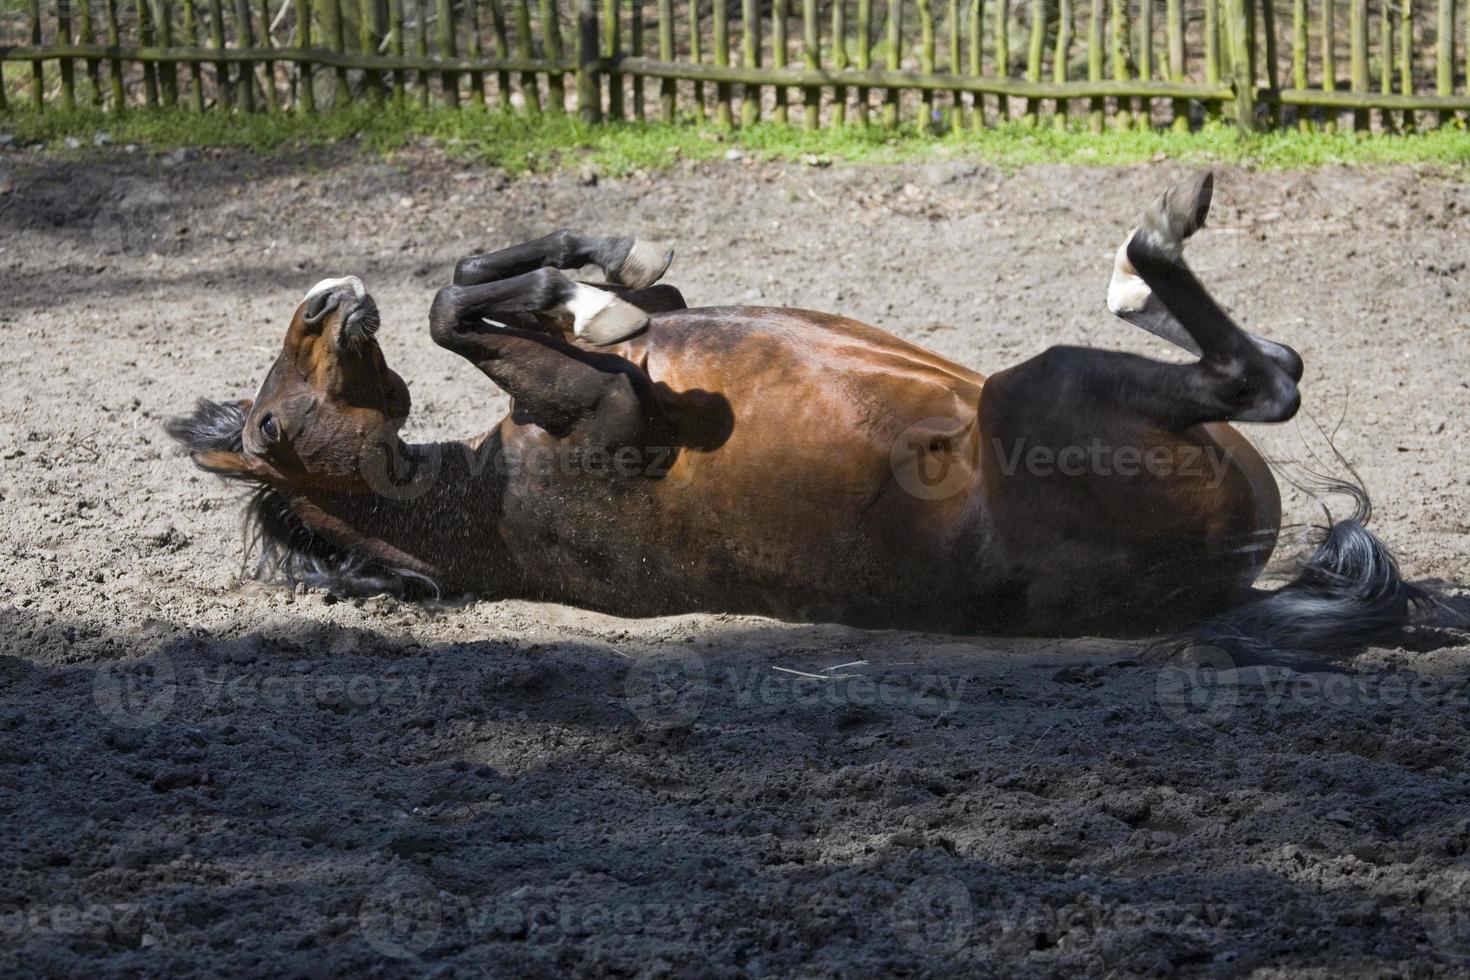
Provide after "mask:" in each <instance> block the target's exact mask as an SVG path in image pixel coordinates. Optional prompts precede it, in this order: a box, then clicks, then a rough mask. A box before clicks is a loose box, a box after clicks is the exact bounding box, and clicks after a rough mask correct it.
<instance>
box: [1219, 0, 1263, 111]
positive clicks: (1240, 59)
mask: <svg viewBox="0 0 1470 980" xmlns="http://www.w3.org/2000/svg"><path fill="white" fill-rule="evenodd" d="M1250 2H1251V0H1226V4H1225V9H1226V10H1227V11H1229V18H1228V25H1227V26H1228V30H1227V32H1226V33H1227V34H1228V35H1229V36H1230V45H1229V48H1230V75H1231V81H1232V83H1233V85H1234V88H1235V124H1236V125H1237V126H1239V127H1240V128H1241V130H1242V131H1244V132H1251V131H1253V130H1254V129H1255V128H1256V80H1255V78H1254V76H1253V75H1252V73H1251V67H1250V66H1251V55H1250V29H1251V28H1250V8H1249V7H1248V6H1247V4H1248V3H1250Z"/></svg>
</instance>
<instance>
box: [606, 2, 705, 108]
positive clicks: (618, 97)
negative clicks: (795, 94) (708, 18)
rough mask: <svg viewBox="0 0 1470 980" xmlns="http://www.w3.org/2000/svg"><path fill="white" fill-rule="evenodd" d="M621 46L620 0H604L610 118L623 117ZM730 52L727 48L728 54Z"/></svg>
mask: <svg viewBox="0 0 1470 980" xmlns="http://www.w3.org/2000/svg"><path fill="white" fill-rule="evenodd" d="M718 2H719V0H717V4H718ZM620 46H621V40H620V39H619V37H618V0H602V56H603V58H604V59H606V61H607V114H608V118H610V119H622V118H623V76H622V75H621V74H619V72H618V66H617V60H618V52H619V48H620ZM728 53H729V52H728V50H727V52H726V54H727V56H728Z"/></svg>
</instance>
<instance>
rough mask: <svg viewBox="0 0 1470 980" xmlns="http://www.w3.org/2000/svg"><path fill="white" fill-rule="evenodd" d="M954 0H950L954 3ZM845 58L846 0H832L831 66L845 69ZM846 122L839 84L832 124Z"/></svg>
mask: <svg viewBox="0 0 1470 980" xmlns="http://www.w3.org/2000/svg"><path fill="white" fill-rule="evenodd" d="M955 2H956V0H950V3H951V4H953V3H955ZM847 66H848V59H847V0H832V67H833V68H835V69H836V70H837V71H846V70H847ZM846 124H847V86H846V85H839V86H837V87H836V88H834V89H833V90H832V125H833V126H844V125H846Z"/></svg>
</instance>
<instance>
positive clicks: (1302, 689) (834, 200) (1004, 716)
mask: <svg viewBox="0 0 1470 980" xmlns="http://www.w3.org/2000/svg"><path fill="white" fill-rule="evenodd" d="M100 152H102V154H103V155H98V156H94V157H87V158H83V159H56V158H49V157H46V156H44V155H42V154H40V153H38V152H34V151H10V152H5V153H0V169H3V171H4V173H3V174H0V186H3V185H6V184H8V185H9V186H10V187H11V190H10V191H9V192H8V193H5V194H4V195H3V196H0V235H3V237H0V270H3V274H0V339H3V343H0V363H3V366H4V373H5V384H4V386H3V388H0V457H3V461H0V466H3V473H4V480H3V484H0V499H3V506H0V521H3V530H0V535H3V546H4V561H5V565H6V572H5V574H4V577H3V583H0V589H3V597H0V603H3V607H4V610H3V617H4V623H3V633H0V654H3V655H0V785H3V792H0V815H3V823H0V853H3V854H4V857H5V874H4V875H3V876H0V972H3V973H5V974H8V975H19V974H42V975H62V974H71V975H94V976H95V975H115V976H144V975H148V976H153V975H162V974H176V975H185V974H199V975H220V976H224V975H231V976H235V975H254V976H282V975H286V976H330V975H350V976H409V975H433V976H466V975H481V974H485V975H498V976H563V975H594V974H597V975H600V974H612V975H621V976H680V977H685V976H687V977H696V976H699V977H702V976H732V977H733V976H772V977H776V976H804V977H805V976H831V977H839V976H840V977H860V976H877V975H883V974H893V975H922V976H998V977H1033V976H1034V977H1044V976H1073V975H1079V974H1087V975H1093V976H1114V977H1126V976H1136V975H1152V976H1162V975H1167V974H1173V973H1176V972H1178V973H1185V974H1190V975H1197V976H1212V977H1215V976H1218V977H1234V976H1252V977H1279V976H1314V977H1333V978H1341V977H1357V976H1385V975H1398V976H1421V975H1433V974H1440V975H1445V976H1455V975H1458V976H1463V975H1465V974H1466V972H1467V971H1470V775H1467V761H1470V741H1467V737H1466V725H1467V720H1470V647H1464V646H1461V645H1460V644H1461V641H1462V640H1464V639H1465V633H1464V632H1463V631H1462V630H1460V629H1458V628H1456V627H1454V626H1453V625H1451V626H1444V625H1440V626H1435V627H1432V628H1431V627H1426V628H1423V629H1419V630H1417V631H1416V632H1415V633H1414V634H1413V635H1412V636H1411V637H1410V638H1409V642H1408V643H1407V645H1406V646H1403V647H1400V648H1394V649H1371V650H1366V651H1360V652H1357V653H1355V654H1353V655H1352V656H1350V657H1349V658H1348V659H1347V660H1346V666H1347V667H1348V668H1349V669H1350V670H1351V671H1353V673H1346V674H1337V675H1328V674H1293V673H1290V672H1287V671H1282V670H1277V671H1275V672H1272V673H1262V672H1259V671H1254V670H1242V671H1234V672H1228V671H1227V672H1224V673H1221V674H1218V675H1216V676H1214V677H1213V678H1211V677H1208V676H1195V675H1191V674H1188V673H1184V672H1181V671H1180V670H1179V669H1177V668H1175V667H1170V666H1167V665H1166V666H1163V667H1161V666H1160V665H1159V664H1158V663H1156V662H1149V661H1148V660H1147V658H1145V656H1144V654H1145V651H1144V649H1143V645H1141V644H1135V643H1124V642H1119V641H1114V640H1104V639H1082V640H1073V641H1066V642H1057V641H1040V640H1038V641H1003V642H1002V641H995V640H990V639H986V638H956V637H942V636H930V635H918V634H908V633H896V632H895V633H865V632H861V631H858V630H852V629H845V628H834V627H831V626H823V625H792V624H784V623H778V622H772V621H766V620H760V619H754V618H748V617H730V616H687V617H677V618H669V619H660V620H650V621H627V620H619V619H614V618H610V617H607V616H602V615H593V614H588V613H584V612H581V611H578V610H575V609H570V608H564V607H558V606H548V605H538V604H534V603H527V602H490V601H480V602H475V601H466V602H460V603H453V604H449V605H446V606H444V607H441V608H433V609H430V608H424V607H420V606H415V605H411V604H405V603H400V602H397V601H393V600H389V599H385V598H377V599H368V600H351V601H337V600H335V599H334V598H333V597H331V596H329V595H327V594H325V593H322V592H318V591H311V590H305V589H298V590H297V591H295V592H294V593H293V592H291V591H289V590H284V589H280V588H276V587H272V586H266V585H262V584H258V583H255V582H252V581H250V580H249V579H248V577H247V576H244V575H242V565H241V553H242V542H241V538H240V527H239V513H240V510H239V504H240V501H239V498H238V496H237V491H236V490H233V489H231V488H229V487H226V486H224V485H222V484H220V483H219V482H218V481H216V480H215V479H213V478H210V477H207V476H204V475H202V474H199V473H196V472H195V471H193V470H192V468H191V467H190V466H189V465H188V464H187V462H186V461H185V460H184V459H183V458H182V457H181V455H180V453H179V452H178V451H177V450H176V449H175V447H174V446H173V445H171V444H170V442H169V440H168V439H167V438H166V437H165V435H164V434H163V432H162V431H161V428H160V425H161V423H162V421H163V420H164V419H165V418H166V417H168V416H169V415H170V414H173V413H177V412H180V411H182V410H184V409H186V408H188V407H189V405H190V403H191V402H192V401H193V399H194V398H196V397H197V396H201V395H208V396H213V397H216V398H224V397H248V396H249V395H250V394H251V393H252V392H253V391H254V388H255V386H256V385H257V384H258V382H259V380H260V378H261V377H262V375H263V372H264V370H265V368H266V366H267V365H268V363H269V361H270V359H271V358H272V357H273V356H274V352H275V350H276V349H277V347H278V345H279V343H280V340H281V336H282V334H283V331H284V327H285V323H286V320H287V318H288V316H289V314H290V311H291V310H292V308H293V306H294V305H295V303H296V302H297V300H298V298H299V297H300V296H301V295H302V293H303V291H304V290H305V289H306V288H307V287H308V286H309V285H310V284H312V283H313V282H315V281H316V280H317V279H320V278H322V277H323V276H326V275H333V274H341V273H346V272H352V273H357V274H359V275H361V276H362V277H363V278H364V279H365V280H366V281H367V283H368V285H369V287H370V289H371V290H372V291H373V292H374V294H375V295H376V297H377V299H378V301H379V304H380V305H381V307H382V311H383V316H384V328H383V331H382V334H381V339H382V342H383V346H384V349H385V351H386V353H387V355H388V357H389V360H390V362H391V363H392V364H393V365H394V366H395V367H396V368H397V369H398V370H399V371H400V372H402V373H403V374H404V375H405V376H406V377H407V378H408V379H410V381H411V383H412V385H413V394H414V401H415V403H416V408H415V412H414V416H413V419H412V420H411V422H410V430H409V434H410V435H411V436H414V437H422V438H425V439H427V438H433V437H446V436H458V435H464V434H467V433H469V432H471V431H477V430H479V429H483V428H485V427H487V426H488V425H489V424H490V422H491V421H492V420H493V419H494V418H495V417H497V416H498V414H499V412H500V411H501V410H502V409H503V406H504V399H503V398H502V397H501V396H500V395H499V394H498V393H497V392H495V391H493V390H492V389H491V388H490V387H489V385H488V383H487V382H486V381H484V380H483V378H482V377H481V376H480V375H479V374H478V373H477V372H476V371H474V370H473V369H471V368H470V367H469V366H468V365H466V364H465V363H463V362H461V361H460V360H458V359H457V358H456V357H454V356H452V355H450V354H448V353H446V352H444V351H441V350H438V349H436V348H435V347H434V346H433V345H432V344H431V343H430V341H429V338H428V334H427V327H426V315H425V314H426V310H427V305H428V301H429V299H430V297H431V295H432V291H433V290H434V289H435V288H436V287H437V286H438V285H440V284H442V283H443V282H445V281H446V278H447V277H448V275H449V273H450V270H451V267H452V262H453V260H454V259H455V258H456V257H458V256H460V255H463V254H466V253H469V252H472V251H476V250H479V249H482V248H485V247H491V246H498V245H503V244H507V243H511V242H514V241H516V240H520V239H524V238H527V237H531V236H534V235H538V234H540V233H543V232H545V231H548V230H551V229H553V228H556V227H559V226H571V227H575V228H581V229H586V230H597V231H606V232H618V233H627V234H637V235H640V236H647V237H655V238H660V239H665V240H668V241H670V242H673V243H675V244H676V245H677V246H678V249H679V252H678V259H677V262H676V265H675V268H674V272H673V275H672V276H671V279H672V281H674V282H676V283H677V284H679V285H680V286H682V287H683V288H684V289H685V290H686V293H687V295H688V296H689V298H690V300H691V302H693V303H696V304H700V303H725V302H731V301H746V302H754V303H764V304H790V305H797V306H807V307H815V308H818V309H824V310H834V311H841V312H844V313H847V314H851V315H854V316H857V317H859V318H862V319H865V320H868V321H870V322H873V323H877V324H879V325H881V326H883V327H886V328H888V329H890V330H893V331H896V332H898V333H900V334H902V335H904V336H907V337H910V338H913V339H915V340H917V341H919V342H921V343H924V344H927V345H929V346H931V347H933V348H935V349H937V350H939V351H941V352H943V353H945V354H947V355H949V356H951V357H954V358H957V359H959V360H961V361H963V362H965V363H967V364H971V365H974V366H976V367H978V368H980V369H982V370H986V369H992V370H993V369H997V368H999V367H1001V366H1004V365H1007V364H1010V363H1013V362H1015V361H1017V360H1018V359H1021V358H1024V357H1027V356H1029V355H1031V354H1033V353H1035V352H1038V351H1040V350H1042V349H1043V348H1045V347H1046V346H1047V345H1050V344H1054V343H1088V344H1095V345H1101V346H1114V347H1123V346H1126V347H1129V348H1132V349H1136V350H1140V351H1149V352H1154V353H1158V354H1164V353H1166V352H1165V350H1164V348H1162V347H1161V346H1159V345H1158V344H1156V343H1155V342H1154V341H1152V340H1151V339H1150V338H1147V337H1145V336H1143V335H1142V334H1140V333H1139V332H1138V331H1135V330H1132V329H1131V328H1129V327H1127V326H1126V325H1125V324H1123V323H1121V322H1119V321H1116V320H1113V319H1111V318H1110V317H1108V315H1107V314H1106V312H1105V310H1104V308H1103V291H1104V286H1105V283H1106V280H1107V274H1108V268H1109V262H1110V257H1111V252H1112V249H1113V247H1114V246H1115V245H1116V243H1117V241H1118V240H1119V238H1120V235H1121V234H1122V233H1123V232H1124V230H1125V229H1126V228H1127V227H1128V226H1129V223H1130V221H1131V220H1132V219H1133V218H1134V216H1135V215H1136V214H1137V213H1138V212H1139V211H1140V209H1141V208H1142V206H1143V205H1144V204H1145V203H1146V202H1147V201H1148V200H1149V199H1151V198H1152V197H1153V196H1154V195H1155V194H1157V193H1159V192H1160V190H1161V188H1162V187H1163V186H1164V184H1165V183H1166V182H1167V181H1169V180H1171V179H1174V178H1176V177H1178V176H1180V174H1181V173H1182V170H1181V169H1180V168H1179V167H1177V166H1175V165H1173V164H1159V165H1156V166H1143V167H1136V168H1128V169H1113V170H1107V169H1088V170H1073V169H1062V168H1056V169H1048V168H1036V169H1028V170H1024V171H1022V172H1020V173H1018V174H1014V175H1006V174H1002V173H999V172H996V171H994V170H991V169H988V168H986V167H984V166H976V165H974V164H969V163H962V162H955V161H941V162H937V163H934V164H929V165H922V166H920V165H915V166H905V167H898V168H889V169H862V168H853V169H843V168H837V169H809V168H800V167H785V166H775V165H758V164H749V163H721V164H719V165H702V166H700V167H690V168H685V169H676V170H674V171H672V172H670V173H665V174H658V175H653V176H646V177H642V176H635V177H632V178H627V179H620V180H603V181H602V182H600V183H597V184H595V185H589V184H586V183H584V182H582V181H581V180H579V179H577V178H576V177H574V176H559V177H535V178H526V179H522V180H518V181H515V182H510V181H507V180H505V179H503V178H502V177H499V176H497V175H496V174H493V173H489V172H485V171H483V170H481V169H476V168H475V167H473V166H467V165H465V164H463V163H462V162H458V161H454V160H449V159H445V158H444V157H442V156H439V155H437V154H434V153H432V152H429V151H424V152H423V153H415V154H410V155H405V156H403V157H400V158H398V159H396V160H393V161H389V162H383V161H381V160H377V159H370V160H365V159H362V158H360V157H356V156H354V155H353V154H352V153H351V152H349V151H347V150H344V149H335V150H324V151H313V152H311V153H309V154H304V155H294V156H293V155H286V156H282V157H276V158H269V159H266V158H260V157H255V156H251V155H247V154H236V153H229V154H208V153H206V154H203V155H200V154H194V153H178V154H174V155H172V156H170V157H168V158H165V159H157V158H154V159H150V158H148V157H147V156H146V155H145V154H143V153H132V154H130V153H127V152H125V151H124V150H121V149H113V150H108V151H100ZM1216 202H1217V205H1216V209H1215V212H1214V214H1213V215H1212V222H1211V228H1210V229H1209V230H1207V232H1206V233H1205V234H1204V235H1202V236H1201V237H1200V238H1199V239H1198V240H1197V241H1196V242H1195V243H1194V244H1193V245H1192V247H1191V256H1192V260H1193V262H1194V263H1195V266H1196V268H1197V270H1198V271H1199V272H1200V274H1201V277H1202V278H1203V279H1204V280H1205V281H1206V282H1207V283H1208V284H1209V285H1210V286H1211V287H1212V288H1213V289H1214V291H1215V292H1216V294H1217V295H1218V296H1219V297H1220V298H1221V300H1222V301H1223V302H1224V303H1226V304H1227V305H1228V306H1229V307H1230V308H1231V309H1232V310H1233V311H1234V312H1235V313H1236V314H1237V315H1238V317H1239V318H1240V319H1241V320H1242V322H1244V323H1247V324H1249V325H1251V326H1252V327H1254V328H1256V329H1257V330H1259V331H1260V332H1262V333H1265V334H1267V335H1269V336H1273V337H1278V338H1280V339H1282V340H1284V341H1287V342H1289V343H1291V344H1293V345H1295V346H1296V347H1297V348H1298V349H1299V350H1300V351H1301V352H1302V354H1303V355H1304V357H1305V359H1306V362H1307V365H1308V367H1307V376H1306V380H1305V385H1304V391H1305V398H1306V401H1305V405H1306V411H1305V413H1304V415H1303V417H1302V420H1301V421H1300V422H1297V423H1293V424H1291V425H1287V426H1282V427H1278V428H1274V429H1262V428H1260V427H1255V428H1253V429H1252V430H1251V434H1252V435H1253V437H1256V438H1258V439H1259V441H1260V443H1262V444H1264V445H1265V446H1266V447H1267V448H1268V449H1269V450H1270V452H1271V453H1272V455H1274V456H1276V457H1278V458H1280V459H1282V460H1283V461H1288V462H1290V461H1295V463H1294V465H1295V466H1296V467H1297V469H1298V471H1299V470H1300V467H1301V466H1302V465H1305V466H1308V467H1310V468H1313V469H1317V470H1332V469H1333V468H1334V467H1340V464H1338V463H1337V462H1335V461H1334V460H1333V459H1332V457H1331V455H1330V450H1329V449H1328V448H1327V444H1326V441H1325V435H1324V433H1330V434H1332V442H1333V443H1334V444H1335V445H1336V447H1337V449H1338V450H1339V451H1340V452H1341V453H1342V455H1343V457H1344V458H1345V459H1346V460H1348V461H1351V462H1352V463H1353V464H1354V465H1355V466H1356V467H1357V470H1358V472H1359V474H1360V475H1361V477H1362V480H1363V481H1364V483H1365V484H1366V486H1367V487H1368V489H1369V490H1370V491H1371V492H1372V493H1373V496H1374V499H1375V502H1376V504H1377V508H1378V509H1377V514H1376V516H1375V523H1374V527H1375V528H1376V529H1377V530H1378V532H1379V533H1380V534H1381V535H1382V536H1383V537H1384V538H1385V540H1386V541H1388V542H1389V544H1390V545H1391V546H1392V547H1393V548H1394V549H1396V551H1397V552H1398V553H1399V555H1400V556H1401V558H1402V561H1403V565H1404V568H1405V570H1406V572H1407V573H1408V574H1409V575H1410V576H1412V577H1414V578H1418V579H1438V580H1442V581H1445V582H1448V583H1463V582H1466V581H1470V463H1467V462H1466V461H1465V458H1464V456H1463V452H1462V451H1463V449H1464V446H1465V439H1466V430H1467V425H1470V387H1467V385H1470V381H1467V377H1470V333H1467V330H1466V326H1467V317H1470V313H1467V310H1470V285H1467V283H1470V272H1467V263H1470V189H1467V187H1466V186H1465V185H1463V184H1461V183H1458V182H1456V181H1454V180H1452V179H1450V178H1447V177H1444V176H1441V175H1436V174H1434V173H1432V172H1416V171H1414V170H1410V169H1398V170H1376V171H1354V170H1346V169H1330V170H1322V171H1314V172H1302V173H1284V174H1283V173H1270V174H1262V173H1251V172H1245V171H1237V170H1225V171H1222V172H1220V173H1219V174H1218V186H1217V192H1216ZM1319 426H1320V427H1319ZM1329 503H1332V504H1334V505H1335V506H1337V507H1339V508H1341V507H1342V506H1344V502H1342V501H1329ZM1288 508H1289V517H1290V519H1291V520H1292V521H1295V522H1311V521H1314V520H1318V519H1319V518H1320V511H1319V510H1318V509H1317V505H1316V504H1314V503H1313V502H1312V501H1311V500H1309V499H1308V498H1307V497H1305V496H1303V495H1302V494H1300V493H1295V492H1293V493H1290V494H1289V495H1288ZM1462 606H1463V602H1462ZM1448 621H1449V620H1447V619H1446V620H1442V622H1448ZM807 675H816V676H815V677H812V676H807Z"/></svg>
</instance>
